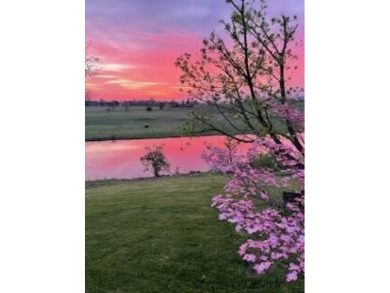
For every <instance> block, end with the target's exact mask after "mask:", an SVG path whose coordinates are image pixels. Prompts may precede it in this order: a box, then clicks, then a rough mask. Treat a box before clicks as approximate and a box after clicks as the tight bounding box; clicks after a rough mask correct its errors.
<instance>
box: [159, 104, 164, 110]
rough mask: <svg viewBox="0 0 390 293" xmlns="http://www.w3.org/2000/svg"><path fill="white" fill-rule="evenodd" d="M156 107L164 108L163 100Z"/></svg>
mask: <svg viewBox="0 0 390 293" xmlns="http://www.w3.org/2000/svg"><path fill="white" fill-rule="evenodd" d="M158 107H159V108H160V110H162V109H164V107H165V103H164V102H160V103H158Z"/></svg>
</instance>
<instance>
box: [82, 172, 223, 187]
mask: <svg viewBox="0 0 390 293" xmlns="http://www.w3.org/2000/svg"><path fill="white" fill-rule="evenodd" d="M207 175H210V176H216V175H218V176H223V175H222V174H219V173H218V172H215V171H212V170H210V171H193V172H192V173H180V174H172V175H162V176H159V177H137V178H107V179H96V180H85V187H93V186H94V185H95V184H96V185H99V186H100V185H102V184H110V183H117V182H133V181H156V180H163V179H167V178H183V177H184V178H185V177H197V176H207Z"/></svg>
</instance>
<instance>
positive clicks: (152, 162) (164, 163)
mask: <svg viewBox="0 0 390 293" xmlns="http://www.w3.org/2000/svg"><path fill="white" fill-rule="evenodd" d="M146 150H147V153H146V154H145V155H144V156H143V157H142V158H141V162H142V164H143V165H144V166H145V171H150V172H153V175H154V176H155V177H160V176H161V173H162V172H165V173H169V172H170V170H169V169H170V166H171V164H170V163H169V162H168V160H167V158H166V157H165V155H164V153H163V151H162V146H158V147H155V148H153V149H152V148H149V147H147V148H146Z"/></svg>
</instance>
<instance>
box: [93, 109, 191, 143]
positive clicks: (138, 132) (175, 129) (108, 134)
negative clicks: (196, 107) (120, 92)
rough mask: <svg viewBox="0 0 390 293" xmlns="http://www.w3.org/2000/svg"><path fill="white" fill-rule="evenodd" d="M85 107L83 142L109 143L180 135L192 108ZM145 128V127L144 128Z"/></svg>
mask: <svg viewBox="0 0 390 293" xmlns="http://www.w3.org/2000/svg"><path fill="white" fill-rule="evenodd" d="M106 109H107V107H86V110H85V140H87V141H88V140H110V139H113V138H115V139H123V138H153V137H172V136H180V127H181V126H183V125H184V123H185V121H187V119H188V114H189V113H190V111H191V109H192V108H168V107H167V108H166V109H164V110H159V109H157V108H155V109H154V110H153V111H151V112H147V111H146V110H145V107H140V106H132V107H129V110H128V111H126V110H125V108H124V107H116V108H114V109H111V110H110V111H109V112H108V111H106ZM146 124H147V125H148V126H149V127H148V128H145V125H146Z"/></svg>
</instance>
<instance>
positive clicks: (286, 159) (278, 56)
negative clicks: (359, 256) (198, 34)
mask: <svg viewBox="0 0 390 293" xmlns="http://www.w3.org/2000/svg"><path fill="white" fill-rule="evenodd" d="M226 3H227V4H228V5H230V6H231V8H232V13H231V17H230V19H228V20H226V21H225V20H222V21H221V23H222V24H223V25H224V33H225V34H224V35H223V36H221V35H219V34H217V33H215V32H212V33H211V34H210V36H209V37H208V38H205V39H204V40H203V47H202V48H201V49H200V52H199V53H200V54H199V56H198V57H197V58H194V57H193V56H191V54H184V55H182V56H180V57H179V58H178V59H177V61H176V66H177V67H179V68H180V69H181V70H182V76H181V78H180V80H181V83H182V84H183V86H184V88H185V89H186V91H187V93H188V95H189V96H190V97H191V98H192V99H196V100H198V101H200V102H203V103H204V104H206V105H208V108H206V110H203V112H202V111H198V112H193V113H192V116H193V118H194V120H193V123H192V125H191V127H190V129H191V130H192V131H195V132H196V131H197V130H198V131H204V130H214V131H217V132H220V133H222V134H224V135H226V136H228V137H230V138H231V139H234V140H237V141H239V142H250V143H253V148H252V149H251V150H250V151H249V152H248V153H247V154H246V155H245V156H243V155H239V154H238V153H237V152H235V150H234V149H228V150H222V149H217V148H213V147H211V146H210V147H209V150H208V152H207V153H205V154H204V159H205V160H206V161H207V162H209V164H210V165H212V166H213V167H214V168H215V169H216V170H218V171H219V172H221V173H223V174H226V175H228V176H230V178H231V179H230V181H229V182H228V183H227V185H226V186H225V191H224V193H223V194H220V195H217V196H215V197H214V198H213V200H212V206H214V207H216V208H217V209H218V210H219V212H220V214H219V219H220V220H226V221H228V222H230V223H233V224H234V225H235V228H236V230H237V231H239V232H246V233H248V234H249V235H251V238H250V239H249V240H248V241H247V242H246V243H243V244H242V245H241V246H240V248H239V251H238V252H239V254H240V255H241V256H242V258H243V260H245V261H247V262H249V263H252V264H253V268H254V270H255V272H256V273H258V274H259V275H262V274H264V273H265V272H266V271H267V270H268V269H269V268H270V267H271V266H272V265H273V264H274V263H276V262H281V263H284V264H285V265H286V268H287V273H286V281H288V282H291V281H295V280H297V279H298V278H299V277H300V276H303V274H304V151H305V149H304V135H303V133H304V114H303V111H301V110H299V109H297V108H296V107H295V106H294V102H293V101H295V100H296V98H298V97H300V95H301V93H302V90H301V89H299V88H296V87H292V86H291V85H290V84H289V83H290V81H291V77H292V74H293V73H294V70H296V69H297V68H296V66H293V64H294V60H295V59H297V55H296V54H295V53H294V47H296V46H297V45H298V44H297V42H296V40H295V34H296V30H297V26H298V25H297V22H296V21H297V18H296V17H295V16H293V17H290V16H285V15H282V16H280V17H268V16H267V5H266V3H265V1H263V0H226ZM221 117H222V118H223V119H224V120H225V122H226V123H225V124H224V125H222V126H221V124H218V123H217V121H218V120H220V118H221ZM196 126H200V128H198V129H196ZM248 132H250V133H251V134H252V135H245V134H246V133H248ZM237 133H239V134H241V135H239V136H237V135H235V134H237ZM261 153H263V154H267V155H268V156H272V157H273V158H274V159H275V160H276V162H277V163H278V165H279V166H280V167H281V168H280V170H279V171H275V170H274V169H271V168H268V167H267V166H256V165H255V164H253V162H254V161H255V159H256V158H257V157H258V156H259V154H261ZM291 186H294V189H293V190H290V191H289V192H287V191H286V192H285V193H284V194H283V196H282V197H278V196H276V195H275V194H273V193H272V192H270V190H272V188H275V187H276V188H287V187H289V188H290V189H291Z"/></svg>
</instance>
